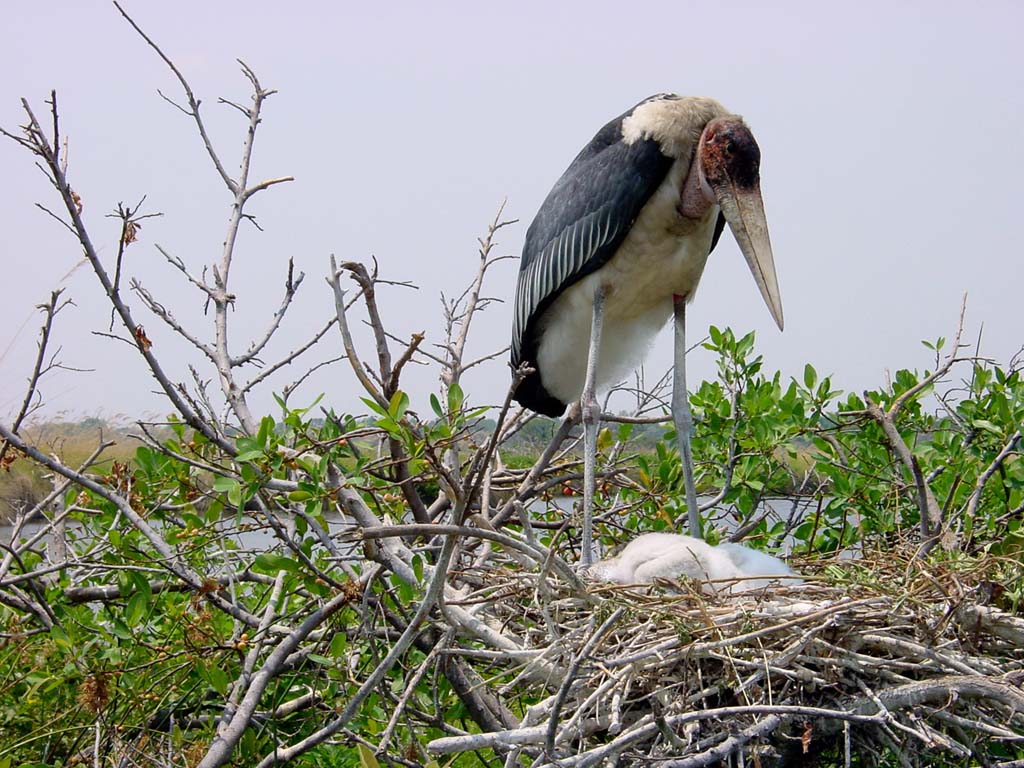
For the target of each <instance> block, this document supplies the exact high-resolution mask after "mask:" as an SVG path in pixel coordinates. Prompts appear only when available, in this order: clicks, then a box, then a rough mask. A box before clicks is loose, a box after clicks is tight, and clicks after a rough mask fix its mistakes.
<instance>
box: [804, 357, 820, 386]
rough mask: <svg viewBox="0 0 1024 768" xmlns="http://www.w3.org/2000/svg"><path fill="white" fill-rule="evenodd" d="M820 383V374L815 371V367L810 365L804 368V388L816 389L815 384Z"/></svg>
mask: <svg viewBox="0 0 1024 768" xmlns="http://www.w3.org/2000/svg"><path fill="white" fill-rule="evenodd" d="M817 381H818V374H817V372H816V371H815V370H814V366H813V365H811V364H810V363H807V365H805V366H804V386H805V387H807V388H808V389H814V384H815V383H816V382H817Z"/></svg>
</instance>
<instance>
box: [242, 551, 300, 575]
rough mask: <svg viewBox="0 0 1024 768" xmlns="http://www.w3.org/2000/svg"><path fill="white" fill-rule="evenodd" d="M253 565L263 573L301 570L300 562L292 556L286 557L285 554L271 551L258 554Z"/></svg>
mask: <svg viewBox="0 0 1024 768" xmlns="http://www.w3.org/2000/svg"><path fill="white" fill-rule="evenodd" d="M252 567H253V569H255V570H257V571H262V572H263V573H277V572H278V571H288V572H289V573H297V572H298V570H299V564H298V563H297V562H295V560H293V559H292V558H290V557H285V556H284V555H275V554H273V553H270V552H264V553H263V554H260V555H257V556H256V559H255V560H254V561H253V563H252Z"/></svg>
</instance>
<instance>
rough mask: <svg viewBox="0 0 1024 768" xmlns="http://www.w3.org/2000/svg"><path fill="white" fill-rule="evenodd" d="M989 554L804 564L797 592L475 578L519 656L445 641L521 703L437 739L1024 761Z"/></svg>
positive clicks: (1012, 650)
mask: <svg viewBox="0 0 1024 768" xmlns="http://www.w3.org/2000/svg"><path fill="white" fill-rule="evenodd" d="M992 566H993V564H992V563H988V564H987V565H984V566H977V564H975V566H974V567H972V569H971V570H970V571H968V572H964V570H963V569H961V570H960V571H956V570H955V569H953V568H950V567H945V566H936V565H934V564H927V563H924V562H921V561H918V560H915V559H913V558H912V557H909V556H908V557H900V556H899V555H897V554H894V553H893V552H884V553H877V554H875V555H873V556H866V557H865V558H864V559H862V560H856V561H853V560H834V561H831V562H828V563H817V564H814V565H806V564H805V566H804V567H803V568H801V571H802V575H803V576H804V577H805V579H806V582H805V583H804V584H803V585H801V586H799V587H787V588H768V589H764V590H761V591H759V592H752V593H742V594H738V595H720V596H708V595H707V594H706V585H704V589H703V590H702V589H701V585H695V584H679V583H659V584H656V585H653V586H652V585H644V586H634V587H622V586H609V585H607V584H593V583H591V584H588V585H587V589H586V591H585V592H581V590H580V589H579V585H577V586H576V587H575V588H573V587H572V586H571V585H568V584H566V581H565V580H564V578H560V579H556V578H553V577H552V576H550V575H549V576H546V577H545V576H539V575H538V574H537V572H536V571H534V572H533V573H530V572H527V571H524V570H522V569H521V568H519V567H507V568H497V569H491V570H488V571H487V572H486V573H477V574H475V575H476V576H477V577H478V578H473V576H474V574H473V573H472V572H468V573H464V574H463V576H464V577H466V581H467V583H472V582H474V581H475V582H476V583H477V584H479V588H478V589H477V590H476V591H475V592H473V593H472V594H470V595H468V596H467V598H466V601H465V603H466V604H474V605H477V606H478V607H479V605H480V603H481V602H483V603H485V606H484V610H483V611H481V612H478V613H477V615H478V616H481V617H486V621H487V623H488V624H489V625H490V626H491V627H492V628H493V629H494V630H495V632H499V633H500V634H501V635H502V636H503V637H505V638H513V639H514V642H515V644H516V645H517V646H518V647H519V649H520V650H509V651H508V652H507V653H506V654H504V656H505V658H504V659H502V658H501V655H499V654H494V653H490V654H488V653H487V652H484V651H482V650H481V649H479V647H478V648H477V649H476V650H474V649H473V648H471V647H467V646H463V649H462V650H461V651H460V649H459V648H455V647H452V648H451V649H449V652H451V653H460V652H461V653H465V654H466V657H467V660H471V661H473V663H474V664H475V665H477V668H478V671H480V672H481V674H482V675H483V676H484V677H485V678H489V679H495V678H499V679H503V680H504V681H505V682H504V685H503V687H502V689H501V690H502V693H503V695H504V696H505V702H506V704H507V705H508V707H509V709H510V710H512V711H516V712H520V713H525V714H524V715H523V717H522V720H521V723H520V725H519V727H518V728H512V729H507V730H504V731H498V732H492V733H483V734H467V735H464V736H451V737H445V738H441V739H437V740H435V741H433V742H431V743H430V744H429V745H428V749H429V750H430V751H431V752H433V753H435V754H452V753H456V752H462V751H466V750H470V749H493V750H495V751H496V752H497V753H498V754H501V755H504V756H506V763H505V764H506V766H510V765H513V764H516V765H521V764H525V765H535V766H559V768H588V767H589V766H598V765H616V764H617V765H620V766H624V765H637V764H644V765H652V764H653V765H659V766H671V767H672V768H682V767H683V766H687V767H689V766H703V765H720V764H725V765H737V766H739V765H751V766H788V765H815V764H821V765H844V764H845V765H851V764H857V765H874V764H886V765H901V764H902V765H907V766H911V765H929V766H930V765H982V766H989V765H992V766H995V765H1002V766H1011V765H1012V766H1024V761H1020V762H1017V761H1015V760H1014V758H1015V757H1016V756H1024V690H1022V687H1021V684H1022V682H1024V619H1022V618H1019V617H1018V616H1016V615H1014V613H1013V612H1012V611H1010V610H1007V608H1008V607H1009V606H1007V605H1005V604H1003V605H1000V600H999V587H998V586H996V585H995V584H994V583H993V582H991V581H989V580H988V578H989V577H991V576H992V574H993V573H995V572H997V571H998V568H993V567H992ZM1004 572H1005V571H1004ZM492 649H493V645H492ZM482 659H486V661H482ZM485 665H486V666H487V667H489V668H485ZM510 678H511V679H510Z"/></svg>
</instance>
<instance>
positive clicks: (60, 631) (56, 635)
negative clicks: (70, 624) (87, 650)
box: [50, 624, 71, 650]
mask: <svg viewBox="0 0 1024 768" xmlns="http://www.w3.org/2000/svg"><path fill="white" fill-rule="evenodd" d="M50 637H52V638H53V642H55V643H56V644H57V645H58V646H60V647H61V648H63V649H64V650H71V638H70V637H68V633H67V632H65V631H64V628H63V627H60V626H58V625H57V624H54V625H53V626H52V627H50Z"/></svg>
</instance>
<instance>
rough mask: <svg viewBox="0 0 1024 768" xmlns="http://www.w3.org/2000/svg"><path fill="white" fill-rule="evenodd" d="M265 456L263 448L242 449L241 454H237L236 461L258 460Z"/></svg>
mask: <svg viewBox="0 0 1024 768" xmlns="http://www.w3.org/2000/svg"><path fill="white" fill-rule="evenodd" d="M263 456H264V453H263V451H261V450H252V451H242V452H241V453H240V454H238V455H237V456H235V461H241V462H246V461H256V460H257V459H262V458H263Z"/></svg>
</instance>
